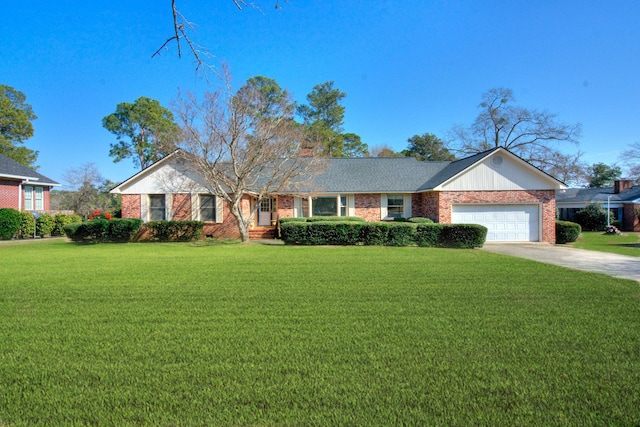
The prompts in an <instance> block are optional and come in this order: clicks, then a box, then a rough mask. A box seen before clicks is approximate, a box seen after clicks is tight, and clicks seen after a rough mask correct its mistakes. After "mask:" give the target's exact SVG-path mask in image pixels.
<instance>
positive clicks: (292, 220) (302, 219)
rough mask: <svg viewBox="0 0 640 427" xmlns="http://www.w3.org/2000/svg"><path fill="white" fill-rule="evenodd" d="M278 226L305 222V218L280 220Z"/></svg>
mask: <svg viewBox="0 0 640 427" xmlns="http://www.w3.org/2000/svg"><path fill="white" fill-rule="evenodd" d="M279 221H280V224H285V223H287V222H307V218H280V220H279Z"/></svg>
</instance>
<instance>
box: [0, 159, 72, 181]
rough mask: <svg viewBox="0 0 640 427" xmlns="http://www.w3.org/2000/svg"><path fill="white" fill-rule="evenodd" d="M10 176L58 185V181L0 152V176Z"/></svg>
mask: <svg viewBox="0 0 640 427" xmlns="http://www.w3.org/2000/svg"><path fill="white" fill-rule="evenodd" d="M2 176H11V177H20V178H26V179H29V180H31V181H35V182H37V183H38V184H48V185H60V183H58V182H56V181H54V180H52V179H51V178H47V177H46V176H44V175H42V174H40V173H38V172H36V171H34V170H33V169H31V168H28V167H26V166H24V165H22V164H20V163H18V162H16V161H15V160H12V159H10V158H8V157H7V156H5V155H3V154H0V177H2Z"/></svg>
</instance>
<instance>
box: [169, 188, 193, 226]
mask: <svg viewBox="0 0 640 427" xmlns="http://www.w3.org/2000/svg"><path fill="white" fill-rule="evenodd" d="M172 196H173V197H172V198H171V212H172V215H173V218H171V219H173V220H175V221H191V194H173V195H172Z"/></svg>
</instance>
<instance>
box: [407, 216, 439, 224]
mask: <svg viewBox="0 0 640 427" xmlns="http://www.w3.org/2000/svg"><path fill="white" fill-rule="evenodd" d="M407 221H408V222H413V223H415V224H433V223H434V222H433V220H432V219H431V218H421V217H417V216H416V217H413V218H409V219H408V220H407Z"/></svg>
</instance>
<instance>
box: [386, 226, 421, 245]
mask: <svg viewBox="0 0 640 427" xmlns="http://www.w3.org/2000/svg"><path fill="white" fill-rule="evenodd" d="M388 224H389V233H388V235H387V243H386V245H387V246H409V245H412V244H414V243H415V233H416V228H417V227H418V224H412V223H410V222H390V223H388Z"/></svg>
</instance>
